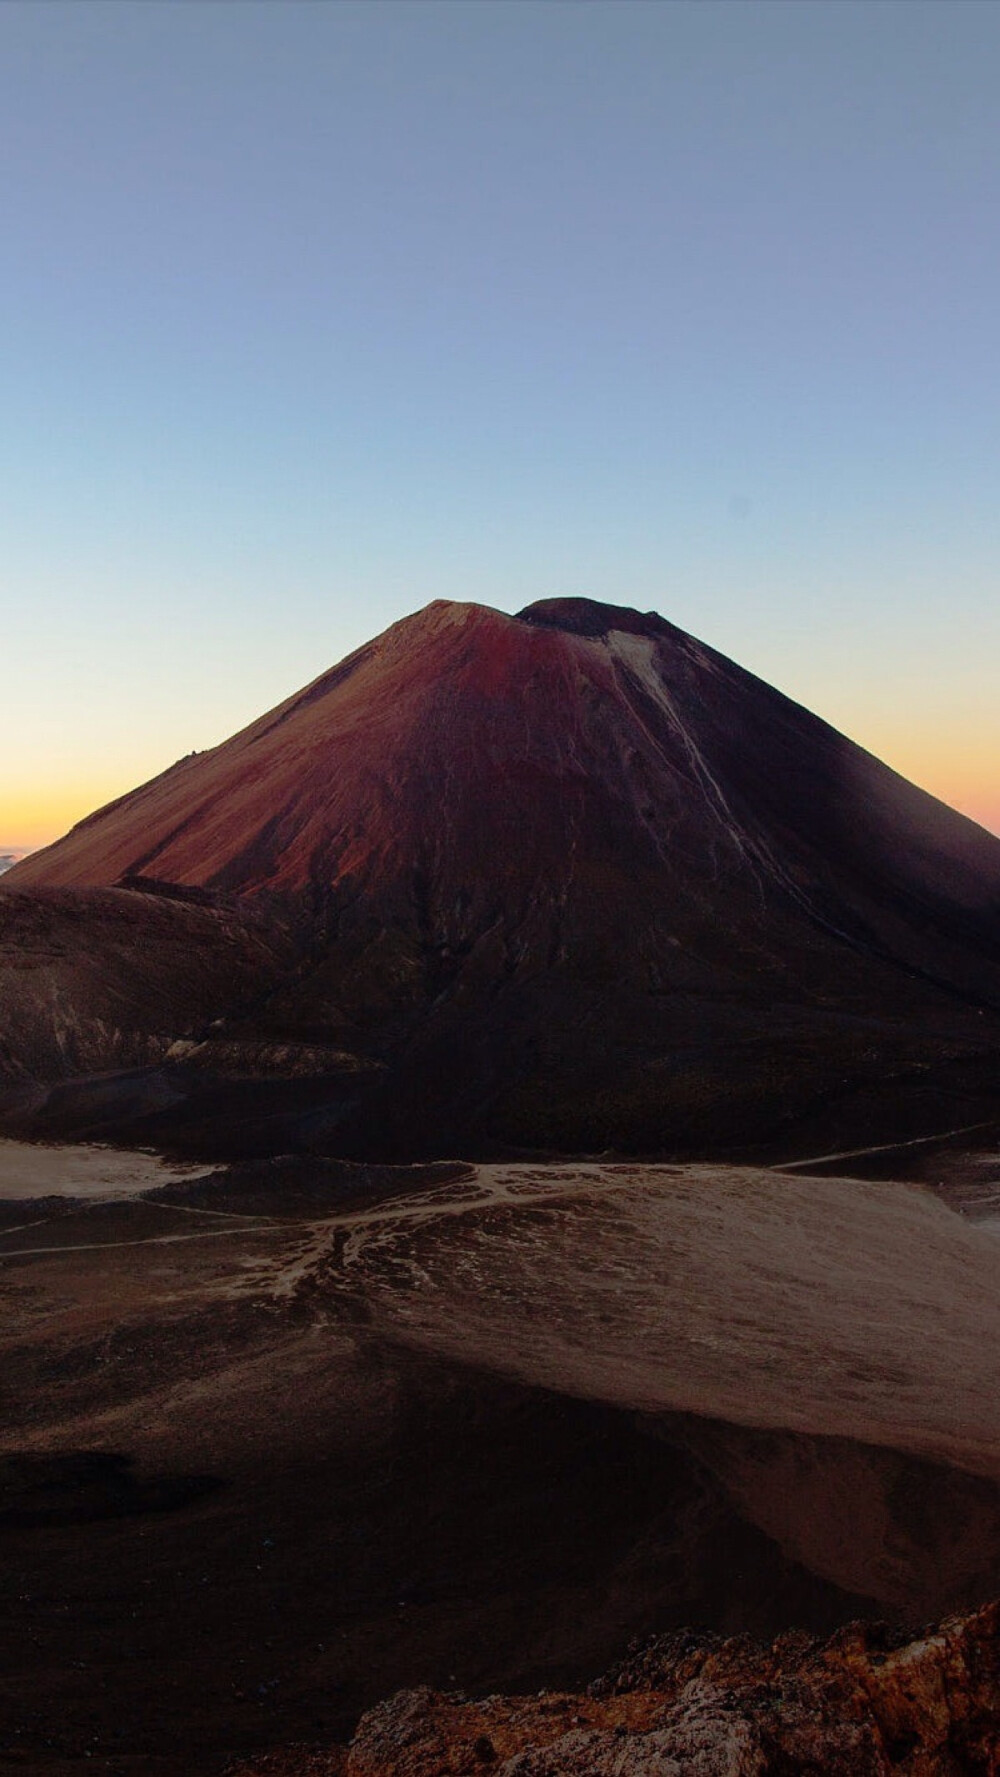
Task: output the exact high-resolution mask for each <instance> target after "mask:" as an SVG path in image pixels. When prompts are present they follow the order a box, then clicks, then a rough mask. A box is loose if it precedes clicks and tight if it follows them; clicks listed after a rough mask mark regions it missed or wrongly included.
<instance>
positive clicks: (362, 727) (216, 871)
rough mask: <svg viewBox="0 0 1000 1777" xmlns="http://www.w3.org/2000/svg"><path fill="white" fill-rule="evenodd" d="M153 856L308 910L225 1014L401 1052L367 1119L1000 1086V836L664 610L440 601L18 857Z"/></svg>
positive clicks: (690, 1115)
mask: <svg viewBox="0 0 1000 1777" xmlns="http://www.w3.org/2000/svg"><path fill="white" fill-rule="evenodd" d="M150 883H155V884H159V885H163V884H167V885H180V886H181V887H182V888H184V889H185V890H187V891H200V892H201V893H202V894H207V896H208V898H209V899H211V900H212V901H213V902H214V903H215V904H218V903H219V901H220V897H221V898H223V899H224V900H226V901H231V900H232V899H233V898H235V899H236V900H237V901H239V900H246V898H247V897H252V898H253V899H254V900H255V901H256V902H257V903H258V905H260V906H263V907H275V906H278V905H280V906H281V907H282V908H283V909H285V910H287V909H288V908H289V907H290V906H296V905H298V906H300V907H301V908H302V909H304V910H307V912H308V916H309V920H310V922H311V923H310V927H309V935H308V939H307V940H304V942H303V945H302V948H301V950H300V954H299V961H298V964H297V966H296V968H295V969H294V970H293V971H291V972H290V973H289V975H288V977H287V979H286V981H285V983H284V984H283V985H281V986H279V987H278V988H277V989H276V990H274V991H271V992H269V993H268V994H267V995H265V996H262V997H261V999H260V1000H259V1002H258V1003H257V1004H256V1005H255V1007H254V1009H253V1015H252V1017H248V1016H247V1014H246V1012H245V1010H244V1011H243V1012H237V1011H236V1010H235V1009H234V1006H233V1005H232V1004H230V1003H228V1002H227V1003H225V1004H220V1006H219V1009H218V1016H219V1017H220V1018H222V1020H223V1027H222V1028H221V1029H218V1028H217V1029H216V1031H215V1032H214V1033H213V1037H212V1040H213V1042H215V1043H216V1044H218V1042H219V1041H221V1039H222V1037H223V1036H224V1037H225V1039H226V1041H227V1042H228V1044H229V1047H228V1049H227V1051H226V1057H225V1059H226V1066H227V1067H228V1069H229V1071H230V1072H232V1069H233V1067H234V1065H236V1062H235V1061H234V1056H237V1054H238V1050H237V1049H234V1047H233V1045H234V1044H236V1045H239V1044H244V1045H246V1044H247V1043H249V1044H251V1045H254V1044H256V1045H258V1049H257V1051H256V1052H257V1054H258V1058H259V1055H260V1053H261V1051H260V1048H259V1045H261V1044H264V1045H267V1044H268V1043H274V1042H292V1043H297V1044H311V1045H318V1046H319V1048H320V1049H322V1048H323V1046H324V1045H325V1046H327V1047H330V1046H333V1047H335V1048H337V1049H339V1050H342V1051H349V1052H351V1053H352V1054H360V1055H362V1056H363V1057H367V1058H368V1059H369V1060H373V1061H376V1062H378V1063H379V1064H384V1067H385V1069H387V1071H386V1072H384V1074H383V1075H382V1076H381V1077H382V1078H384V1080H385V1081H386V1089H385V1090H384V1091H382V1092H381V1093H379V1092H378V1091H375V1098H374V1099H370V1098H369V1099H366V1102H365V1108H364V1109H363V1111H362V1112H361V1113H359V1114H356V1113H355V1111H352V1112H351V1113H350V1114H348V1115H345V1117H342V1118H341V1119H340V1125H339V1127H340V1137H339V1138H338V1139H342V1140H344V1141H346V1142H348V1143H350V1141H351V1140H356V1142H357V1143H360V1145H361V1146H363V1147H364V1146H366V1145H368V1146H370V1139H369V1138H370V1134H371V1130H372V1128H373V1127H374V1125H373V1122H372V1119H373V1118H374V1119H375V1123H377V1127H378V1129H379V1131H380V1136H381V1138H382V1139H384V1140H385V1141H386V1142H388V1143H389V1145H392V1142H393V1141H396V1142H397V1145H400V1146H402V1147H404V1148H413V1147H414V1145H419V1140H418V1136H417V1131H418V1129H422V1130H423V1140H424V1143H425V1145H430V1146H434V1145H437V1144H439V1143H442V1142H446V1141H449V1140H458V1139H463V1140H464V1139H470V1138H471V1137H472V1136H474V1137H475V1139H477V1140H478V1141H480V1143H483V1142H486V1141H490V1140H494V1139H496V1140H501V1141H507V1142H514V1143H522V1144H525V1145H533V1146H537V1145H543V1146H544V1145H557V1146H562V1147H568V1148H579V1147H581V1146H583V1147H587V1146H592V1147H593V1146H596V1147H601V1146H604V1145H606V1144H609V1143H613V1144H615V1145H620V1146H621V1145H624V1146H632V1147H636V1146H638V1147H646V1148H655V1147H660V1146H662V1145H664V1144H667V1145H670V1144H671V1143H673V1144H676V1143H678V1142H681V1143H683V1142H684V1141H689V1142H691V1143H693V1144H695V1145H697V1146H701V1147H704V1145H705V1143H706V1140H708V1138H709V1136H711V1137H712V1139H717V1138H718V1137H719V1136H720V1135H723V1134H737V1135H739V1136H740V1137H747V1136H754V1137H756V1136H764V1135H767V1134H769V1133H770V1132H771V1131H772V1130H773V1129H774V1128H776V1127H780V1126H781V1125H782V1124H783V1123H785V1124H787V1123H788V1120H789V1119H793V1120H794V1119H799V1120H801V1119H802V1118H803V1117H806V1116H807V1117H808V1118H809V1119H811V1124H810V1127H811V1128H812V1130H813V1132H814V1134H815V1136H816V1137H817V1138H819V1137H820V1136H821V1135H822V1138H823V1139H826V1137H827V1135H828V1134H829V1136H830V1138H831V1139H833V1140H835V1141H836V1140H839V1139H843V1138H847V1139H851V1138H853V1136H854V1135H855V1134H864V1133H867V1132H868V1130H869V1128H870V1127H871V1126H872V1119H873V1116H875V1111H874V1108H873V1105H872V1103H871V1102H869V1101H870V1099H871V1094H872V1092H875V1093H876V1095H878V1093H880V1092H882V1091H883V1085H882V1083H883V1082H884V1081H885V1079H886V1077H887V1076H897V1077H899V1078H900V1079H902V1077H903V1076H905V1080H906V1083H905V1084H901V1085H900V1086H899V1087H898V1089H897V1088H894V1090H893V1103H894V1104H896V1105H899V1106H902V1107H903V1108H902V1109H900V1110H899V1111H898V1114H897V1123H898V1129H899V1130H900V1131H904V1132H905V1130H907V1129H909V1128H910V1126H911V1123H912V1124H913V1126H918V1125H919V1126H920V1127H923V1126H924V1124H925V1123H929V1126H933V1125H934V1123H935V1121H941V1120H942V1119H943V1120H944V1121H945V1122H947V1120H948V1118H949V1117H951V1116H952V1115H953V1113H954V1117H953V1120H954V1121H956V1122H960V1121H962V1120H966V1121H971V1120H973V1119H974V1118H975V1117H976V1116H978V1115H980V1114H981V1113H983V1112H984V1106H985V1107H986V1109H987V1110H988V1109H989V1105H988V1104H987V1101H988V1100H989V1099H990V1095H991V1093H992V1092H993V1090H994V1086H993V1080H994V1077H995V1074H996V1069H995V1067H994V1066H993V1064H992V1062H988V1061H986V1060H985V1059H984V1057H985V1056H986V1055H987V1054H988V1053H989V1052H990V1051H991V1050H992V1048H993V1046H994V1044H995V1042H996V1040H997V1020H996V1013H997V1009H998V1008H1000V842H998V841H997V840H995V839H993V838H992V837H991V836H990V835H988V834H987V833H985V832H984V831H983V830H982V829H980V828H978V827H976V826H975V825H974V824H973V823H971V822H969V821H967V820H964V819H963V818H962V817H960V816H959V815H957V814H955V813H953V812H952V811H951V810H949V809H947V808H945V807H944V806H943V805H942V804H940V803H938V802H936V801H935V800H934V799H933V798H931V797H929V796H926V795H924V794H923V793H922V792H920V791H918V790H916V789H915V788H913V786H912V785H909V784H907V783H906V782H905V781H904V780H902V779H901V778H899V777H898V776H896V775H895V774H894V773H893V772H891V771H889V770H888V769H887V768H886V767H884V766H882V765H880V764H879V763H878V762H877V761H876V760H875V759H873V758H871V757H870V755H868V754H866V753H864V752H863V751H862V750H861V749H859V748H858V747H855V746H853V745H852V744H851V743H850V742H849V741H847V740H845V739H844V738H843V737H842V736H840V735H838V734H837V733H836V732H835V731H834V730H832V729H830V728H829V727H827V726H826V725H825V724H824V723H822V722H820V721H818V720H817V719H816V718H815V717H813V716H811V715H809V714H808V713H807V712H806V711H804V710H802V709H801V708H799V707H798V706H797V705H795V704H793V703H791V702H790V701H789V700H788V699H787V698H785V697H782V696H781V695H779V694H778V693H777V692H775V691H773V690H771V689H770V688H769V687H768V686H766V685H764V684H762V683H761V682H760V681H759V680H757V679H755V678H753V677H752V676H751V675H749V674H747V673H745V672H743V671H741V670H740V669H739V668H738V667H736V666H734V665H733V664H732V663H731V662H729V661H727V660H725V659H724V658H723V657H721V656H720V655H718V654H715V653H714V652H713V651H712V650H710V649H708V648H706V647H704V646H703V645H702V644H700V643H699V642H696V641H694V640H693V639H692V638H691V637H689V636H687V635H685V634H684V633H683V632H681V631H679V630H677V629H675V628H674V627H673V626H672V625H670V624H668V623H666V622H664V621H663V620H662V619H661V618H659V617H656V616H654V615H649V616H641V615H640V614H639V613H637V612H634V611H628V610H620V609H616V608H613V607H609V606H600V605H594V604H591V603H590V602H588V601H586V600H558V601H551V602H549V603H545V604H541V605H535V606H532V607H531V608H530V609H529V610H528V611H526V612H524V613H522V615H521V616H520V617H517V618H511V617H507V616H504V615H502V614H500V613H498V612H496V611H491V610H487V609H484V608H481V607H478V606H475V605H455V604H447V603H443V602H440V603H436V604H433V605H431V606H429V607H428V608H427V609H426V610H425V611H423V612H420V613H419V614H418V615H417V616H415V617H412V618H409V619H407V620H406V621H405V622H403V623H400V624H397V625H395V626H394V627H393V628H392V629H390V630H388V631H387V632H386V634H385V635H384V636H382V637H380V638H378V639H377V640H376V641H374V642H372V643H370V644H369V645H368V646H366V647H364V648H362V649H360V650H358V652H357V653H355V654H354V655H352V656H350V657H349V658H348V659H347V660H346V661H344V662H343V663H342V664H341V665H340V666H338V667H335V668H334V669H333V670H332V671H331V672H329V673H327V674H325V675H324V676H323V677H322V678H320V679H318V680H317V681H316V682H315V684H313V685H312V686H310V687H309V688H308V689H307V690H306V691H304V692H302V693H300V694H299V695H297V696H296V697H293V698H291V699H289V701H288V702H287V703H285V704H283V705H281V706H280V707H279V708H278V709H277V710H275V711H273V712H271V713H270V714H269V715H267V716H265V717H262V718H261V720H260V721H259V722H256V723H254V724H253V725H252V726H251V727H250V728H248V729H246V730H245V731H244V732H243V733H242V734H240V735H237V736H236V737H235V738H234V739H232V740H230V741H228V742H227V743H226V744H225V745H224V746H221V747H218V748H216V749H214V750H213V751H211V752H209V753H205V754H201V755H193V756H191V757H189V758H188V759H185V760H182V761H181V762H180V763H179V764H178V765H176V766H174V767H173V768H172V769H171V770H170V771H168V772H166V773H164V774H163V775H162V776H161V777H159V778H157V779H155V780H154V781H153V782H152V783H150V784H147V785H145V786H144V787H143V788H141V789H139V790H137V791H135V792H134V793H133V794H131V795H129V796H126V797H124V798H122V799H121V800H120V801H119V802H117V803H115V804H112V805H111V806H110V807H109V808H107V809H103V810H101V811H99V812H98V813H97V814H95V815H93V816H91V817H90V818H89V819H88V820H86V821H84V822H82V823H81V824H80V825H79V826H78V827H76V828H75V829H74V830H73V832H72V833H70V834H69V835H68V836H67V837H66V838H65V839H63V840H61V841H60V842H59V843H58V844H56V845H55V846H52V847H50V848H49V849H48V850H47V851H45V852H42V853H38V854H36V855H35V856H33V857H31V858H29V859H26V860H25V861H24V862H23V863H21V864H19V865H18V866H16V867H15V869H14V870H12V871H11V872H10V873H9V874H8V876H7V877H6V878H5V889H6V887H7V886H8V885H9V886H10V888H15V887H16V888H18V889H28V888H31V887H33V886H35V885H45V886H47V887H49V888H54V887H59V888H73V889H84V888H87V889H93V888H97V887H110V886H112V885H115V884H126V885H130V884H131V885H132V886H133V888H143V887H148V886H149V885H150ZM182 1023H183V1021H182ZM174 1034H175V1035H177V1036H200V1035H203V1034H204V1029H203V1025H202V1024H201V1023H200V1022H199V1020H198V1019H197V1018H194V1017H192V1018H190V1019H188V1021H187V1025H186V1026H185V1027H184V1028H177V1029H176V1030H175V1033H174ZM213 1053H214V1054H215V1055H216V1056H221V1055H222V1051H221V1050H219V1049H216V1050H214V1051H213ZM239 1053H248V1051H245V1050H244V1051H239ZM199 1062H200V1065H204V1062H205V1056H204V1053H202V1054H201V1055H200V1057H199ZM248 1065H249V1064H248ZM928 1070H929V1074H928ZM942 1070H943V1071H942ZM373 1077H374V1076H373ZM831 1088H834V1089H835V1096H836V1097H837V1098H838V1099H839V1100H841V1101H843V1100H845V1099H846V1100H849V1101H850V1104H851V1107H852V1108H851V1109H850V1112H849V1114H847V1113H845V1112H844V1108H843V1104H841V1105H840V1108H838V1109H837V1110H836V1111H835V1112H830V1113H829V1114H828V1113H827V1108H826V1107H828V1106H829V1104H830V1098H831ZM373 1090H374V1089H373ZM722 1099H724V1104H723V1105H722V1108H721V1109H720V1100H722ZM918 1101H919V1103H918ZM959 1101H960V1102H959ZM884 1108H885V1107H884V1104H883V1103H882V1101H881V1100H880V1107H879V1110H878V1115H879V1116H881V1115H882V1112H883V1111H884ZM358 1115H360V1122H359V1121H358ZM352 1118H353V1119H354V1120H353V1123H352ZM817 1118H818V1121H817ZM824 1118H825V1121H824ZM876 1120H877V1118H876ZM429 1124H433V1131H432V1130H431V1129H430V1128H429V1127H428V1125H429ZM352 1129H354V1131H355V1134H354V1135H352V1134H351V1130H352ZM366 1132H367V1133H366ZM895 1132H897V1130H896V1128H895V1126H894V1128H893V1129H892V1130H890V1133H895Z"/></svg>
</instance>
